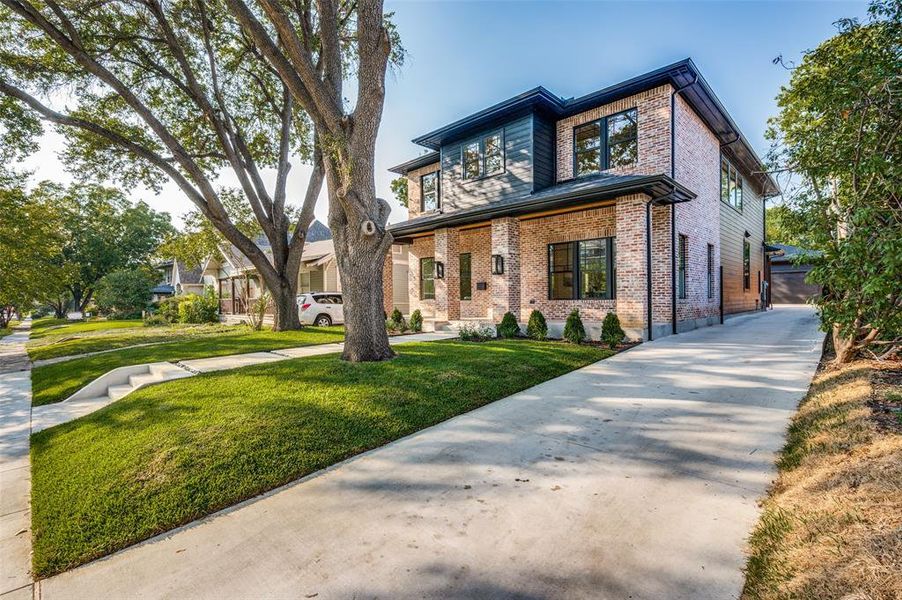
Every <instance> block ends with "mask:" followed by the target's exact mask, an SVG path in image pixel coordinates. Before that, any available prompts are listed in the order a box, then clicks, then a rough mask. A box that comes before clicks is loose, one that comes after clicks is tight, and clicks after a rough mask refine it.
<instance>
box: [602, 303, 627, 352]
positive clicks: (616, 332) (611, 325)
mask: <svg viewBox="0 0 902 600" xmlns="http://www.w3.org/2000/svg"><path fill="white" fill-rule="evenodd" d="M624 337H626V332H624V331H623V328H622V327H621V326H620V317H618V316H617V315H616V314H614V313H612V312H609V313H608V314H607V315H605V318H604V322H602V324H601V341H603V342H604V343H605V344H607V345H608V347H609V348H610V349H611V350H613V349H614V348H616V347H617V346H618V345H620V342H622V341H623V338H624Z"/></svg>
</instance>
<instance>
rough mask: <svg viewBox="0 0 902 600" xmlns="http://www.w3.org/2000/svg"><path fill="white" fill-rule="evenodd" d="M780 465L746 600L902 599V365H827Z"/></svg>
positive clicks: (755, 540)
mask: <svg viewBox="0 0 902 600" xmlns="http://www.w3.org/2000/svg"><path fill="white" fill-rule="evenodd" d="M875 407H879V408H877V409H875ZM777 466H778V468H779V476H778V478H777V480H776V482H775V483H774V485H773V486H772V488H771V490H770V491H769V493H768V496H767V498H766V499H765V500H764V502H763V506H762V508H763V512H762V515H761V518H760V520H759V522H758V525H757V526H756V528H755V530H754V531H753V533H752V535H751V537H750V539H749V558H748V562H747V565H746V569H745V574H746V582H745V587H744V589H743V594H742V598H743V600H777V599H786V600H789V599H792V598H817V599H819V600H820V599H825V600H826V599H837V600H839V599H840V598H849V599H851V598H856V599H857V598H862V599H864V598H867V599H869V600H896V599H898V598H902V371H900V370H899V364H898V363H895V364H892V363H882V364H881V363H878V362H876V361H868V360H860V361H857V362H855V363H852V364H848V365H845V366H842V367H839V368H836V367H832V366H829V367H826V366H824V364H823V363H822V368H821V369H820V370H819V372H818V373H817V374H816V375H815V377H814V380H813V382H812V384H811V388H810V389H809V391H808V395H807V396H806V397H805V398H804V399H803V400H802V402H801V404H800V406H799V410H798V413H797V414H796V415H795V416H794V417H793V420H792V423H791V424H790V427H789V431H788V434H787V442H786V446H785V447H784V448H783V450H782V452H781V453H780V454H779V456H778V460H777Z"/></svg>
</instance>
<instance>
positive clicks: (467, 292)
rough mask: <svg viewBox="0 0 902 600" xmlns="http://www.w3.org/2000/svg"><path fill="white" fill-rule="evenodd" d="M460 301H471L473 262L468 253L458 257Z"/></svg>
mask: <svg viewBox="0 0 902 600" xmlns="http://www.w3.org/2000/svg"><path fill="white" fill-rule="evenodd" d="M460 299H461V300H472V299H473V261H472V259H471V257H470V253H469V252H467V253H465V254H461V255H460Z"/></svg>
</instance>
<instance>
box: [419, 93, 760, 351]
mask: <svg viewBox="0 0 902 600" xmlns="http://www.w3.org/2000/svg"><path fill="white" fill-rule="evenodd" d="M673 92H674V88H673V87H672V86H671V85H670V84H665V85H659V86H657V87H653V88H651V89H649V90H646V91H644V92H641V93H637V94H634V95H631V96H628V97H626V98H623V99H620V100H617V101H616V102H612V103H609V104H605V105H602V106H598V107H595V108H592V109H591V110H587V111H585V112H581V113H579V114H575V115H572V116H568V117H566V118H562V119H560V120H558V121H557V122H556V123H554V130H555V134H556V136H555V146H554V152H553V156H552V155H551V154H549V155H548V158H546V159H545V160H546V161H547V162H554V163H555V164H554V165H553V166H554V180H556V181H557V182H567V181H569V180H571V179H572V178H573V130H574V127H577V126H579V125H581V124H584V123H587V122H591V121H594V120H597V119H600V118H603V117H605V116H610V115H612V114H615V113H619V112H621V111H624V110H629V109H633V108H635V109H637V113H638V136H637V143H638V157H637V160H636V162H635V164H633V165H630V166H625V167H618V168H616V169H611V170H609V171H607V173H609V174H614V175H667V176H672V177H673V178H674V179H675V180H676V181H678V182H679V183H680V184H682V185H683V186H685V188H687V189H688V190H690V191H691V192H692V193H693V194H695V198H694V199H692V200H691V201H688V202H683V203H679V204H676V205H653V206H651V208H650V214H651V235H652V240H651V247H652V256H651V265H652V272H651V302H652V325H653V330H654V335H655V336H658V335H661V334H666V333H670V331H671V327H672V323H673V321H674V319H673V317H674V315H673V310H672V307H673V303H674V294H675V288H676V287H677V286H676V283H677V279H678V277H679V274H678V273H679V271H678V269H679V256H675V253H677V254H678V251H679V245H678V244H679V242H678V240H679V239H680V236H681V235H682V236H685V240H686V248H687V257H686V258H687V260H686V286H685V289H686V292H685V298H682V297H678V298H677V299H676V302H675V304H676V323H677V329H678V330H684V329H689V328H694V327H697V326H699V325H704V324H712V323H714V322H716V320H717V319H718V317H719V313H720V306H721V302H720V297H719V285H718V284H719V282H718V279H717V278H718V269H719V267H720V265H721V264H722V262H723V263H724V264H725V263H726V262H727V261H726V259H723V258H722V253H721V246H722V245H723V244H725V243H729V244H731V245H735V246H736V247H737V248H739V247H741V243H742V237H743V236H742V231H751V230H754V231H753V232H752V233H753V235H752V236H751V238H750V240H751V241H750V243H751V244H752V245H753V246H752V247H753V251H752V261H751V262H752V265H751V289H750V290H739V291H736V292H734V293H733V296H732V297H728V294H727V292H726V291H725V294H724V295H725V297H728V299H729V306H730V307H733V306H735V307H737V308H738V309H745V308H746V307H751V308H753V306H750V305H751V304H752V302H753V296H754V295H755V294H756V293H757V286H758V281H757V271H758V270H760V269H761V268H762V267H763V254H762V252H761V250H760V246H761V233H762V232H761V231H759V229H760V230H763V223H758V222H757V221H755V218H756V216H755V214H753V213H754V211H756V210H757V211H758V212H760V211H761V210H762V209H761V204H760V197H759V195H758V191H757V190H753V189H750V187H751V186H748V184H746V185H747V186H748V187H747V188H746V189H747V191H746V192H745V193H746V194H747V196H746V197H747V199H748V200H747V204H748V209H747V210H744V211H742V214H739V213H738V212H737V215H738V216H735V218H734V215H733V214H732V213H727V214H728V216H730V217H731V224H730V227H729V228H727V227H725V226H724V224H723V216H722V215H723V214H724V210H725V208H724V205H723V203H722V202H721V200H720V157H721V145H720V141H719V139H718V137H717V136H716V135H715V134H714V133H713V132H712V131H711V130H710V129H709V128H708V127H707V125H705V122H704V121H703V120H702V119H701V117H700V116H699V115H698V114H697V113H696V112H695V111H694V110H693V108H692V107H691V106H690V105H689V104H688V103H687V102H686V101H685V100H684V99H683V98H682V97H681V96H680V95H676V96H674V95H673ZM672 106H673V107H674V109H673V111H672V110H671V107H672ZM671 113H673V114H671ZM672 123H673V124H674V131H673V132H672V131H671V124H672ZM672 139H673V140H674V142H675V143H674V148H673V153H672V151H671V140H672ZM672 156H673V158H674V160H673V164H671V157H672ZM438 166H439V165H438V164H434V165H430V166H427V167H422V168H419V169H416V170H414V171H410V173H409V177H410V182H409V187H408V194H409V198H410V206H411V208H410V217H411V218H414V217H416V216H418V215H419V214H420V213H419V207H420V189H419V187H420V176H421V175H423V174H425V173H429V172H433V171H435V170H436V169H438ZM746 176H748V174H746ZM488 179H489V180H490V179H491V178H488ZM471 185H474V186H478V185H481V184H479V183H478V182H474V183H473V184H471ZM487 185H488V184H487ZM649 200H650V196H648V195H646V194H645V193H632V194H626V195H622V196H620V197H616V198H611V199H608V200H603V201H594V202H593V201H590V200H586V201H585V205H584V206H582V207H581V206H579V202H578V201H575V202H573V203H572V205H571V206H568V207H566V208H561V209H558V210H553V211H545V212H534V213H531V214H529V213H527V214H520V215H518V216H505V217H501V218H493V219H491V220H486V221H482V222H477V223H467V224H466V225H463V226H462V227H461V228H454V227H447V228H440V229H436V230H434V231H433V232H430V233H428V234H426V235H423V234H419V235H418V236H416V237H415V238H414V239H412V241H411V245H410V269H409V291H410V298H411V301H410V307H411V310H415V309H417V308H418V309H420V310H421V311H422V312H423V314H424V316H425V317H427V318H430V317H432V318H435V319H436V320H456V319H484V320H492V321H494V322H498V321H499V320H500V319H501V317H502V315H503V314H504V312H506V311H511V312H513V313H514V314H515V315H516V316H517V317H518V319H519V320H520V321H521V322H522V323H525V322H526V321H527V320H528V318H529V315H530V313H531V311H532V310H539V311H541V312H542V313H543V315H544V316H545V318H546V319H547V320H548V321H549V322H551V321H558V322H560V321H563V320H564V319H566V317H567V315H568V314H569V313H570V311H571V310H572V309H574V308H578V309H579V310H580V313H581V315H582V317H583V319H584V321H585V322H586V323H587V326H589V329H590V331H593V329H592V326H591V324H592V323H594V324H596V325H597V324H598V323H600V322H601V321H602V320H603V319H604V317H605V315H606V314H607V313H609V312H611V311H614V312H616V314H617V315H618V316H619V317H620V320H621V323H622V325H623V327H624V328H625V329H627V330H628V332H630V333H631V334H632V335H633V337H644V336H645V335H647V333H646V332H647V329H648V323H647V320H648V300H649V294H648V291H649V290H648V284H649V277H648V270H647V269H648V255H647V228H646V214H647V211H648V210H649V204H648V203H649ZM491 202H492V200H488V201H487V203H489V204H490V203H491ZM728 210H730V211H733V210H734V209H732V208H729V209H728ZM734 212H736V211H734ZM446 213H447V214H449V215H452V214H454V213H455V210H454V209H453V207H452V208H451V209H449V210H446ZM743 228H746V229H744V230H743ZM737 231H738V233H737ZM737 236H738V237H737ZM607 237H613V238H614V240H615V241H614V247H615V261H614V272H615V273H614V275H615V277H614V279H615V281H614V288H615V297H614V298H612V299H604V300H601V299H583V300H552V299H550V297H549V290H548V288H549V275H548V268H549V266H548V250H549V248H548V247H549V244H554V243H559V242H571V241H580V240H590V239H597V238H607ZM734 238H736V239H734ZM709 247H710V249H711V259H712V260H711V262H710V268H711V270H712V272H713V276H714V277H713V285H712V288H713V289H712V290H711V291H710V292H709V279H708V278H709ZM461 253H469V254H470V255H471V265H472V267H471V272H472V277H471V281H472V298H471V299H470V300H461V299H460V279H459V258H460V254H461ZM495 254H497V255H501V256H502V257H503V260H504V273H502V274H492V273H491V268H492V255H495ZM428 257H434V258H435V260H436V261H440V262H442V263H443V264H444V265H445V277H444V279H443V280H436V284H435V290H436V299H435V300H430V299H423V298H421V297H420V296H421V294H420V290H421V280H420V259H422V258H428ZM737 269H739V270H741V264H740V265H739V266H738V267H737V266H736V262H735V260H732V262H730V263H729V264H728V265H727V266H726V267H725V272H726V273H727V274H725V277H724V278H725V280H726V278H727V277H731V278H732V279H731V281H730V286H733V287H735V286H736V285H739V283H738V282H739V281H740V277H741V273H737ZM733 280H735V281H733ZM480 284H484V286H483V287H484V288H485V289H482V290H480V289H479V287H480ZM725 289H733V288H732V287H728V288H725ZM727 312H730V310H729V309H728V310H727ZM594 331H597V327H596V328H595V329H594Z"/></svg>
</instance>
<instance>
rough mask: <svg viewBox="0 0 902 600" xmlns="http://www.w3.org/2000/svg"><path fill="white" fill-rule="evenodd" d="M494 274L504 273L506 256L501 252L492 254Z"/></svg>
mask: <svg viewBox="0 0 902 600" xmlns="http://www.w3.org/2000/svg"><path fill="white" fill-rule="evenodd" d="M492 275H504V257H503V256H501V255H500V254H493V255H492Z"/></svg>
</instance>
